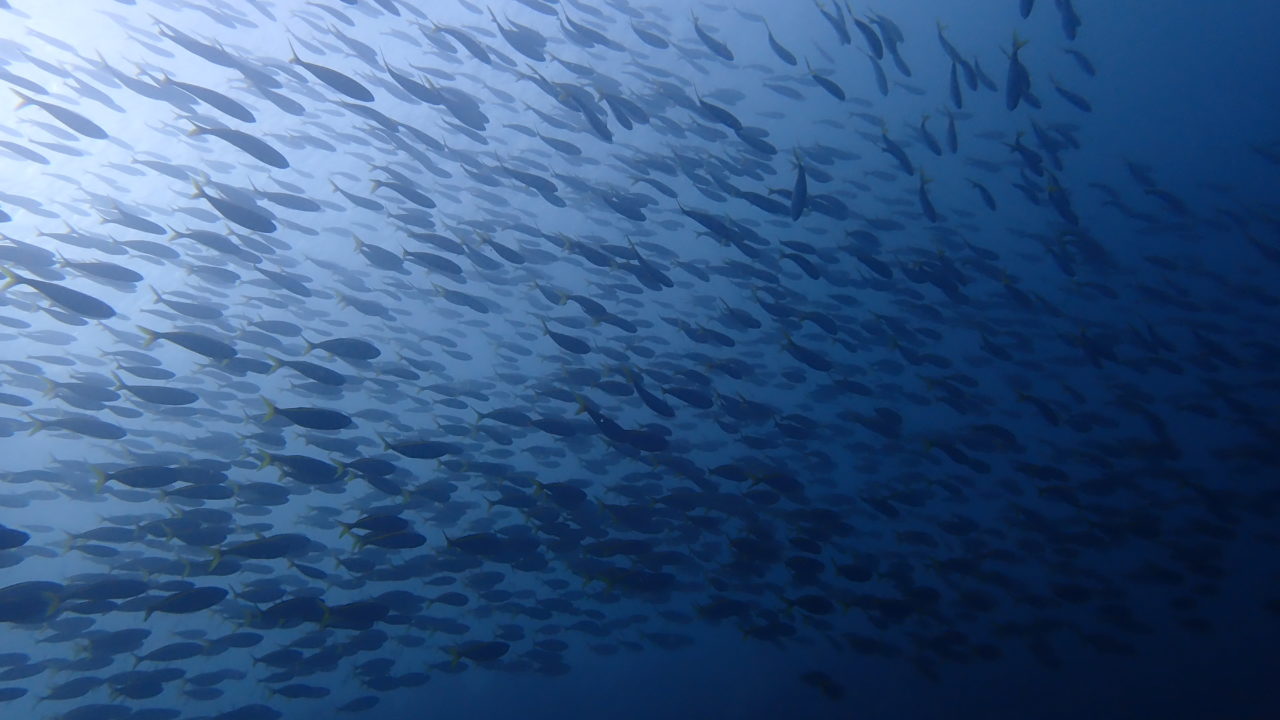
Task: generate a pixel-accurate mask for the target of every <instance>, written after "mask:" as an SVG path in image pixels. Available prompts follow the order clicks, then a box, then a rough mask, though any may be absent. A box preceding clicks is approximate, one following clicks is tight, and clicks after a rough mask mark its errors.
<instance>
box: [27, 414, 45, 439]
mask: <svg viewBox="0 0 1280 720" xmlns="http://www.w3.org/2000/svg"><path fill="white" fill-rule="evenodd" d="M23 415H26V416H27V419H28V420H30V421H31V432H29V433H27V435H35V434H36V433H38V432H40V431H41V430H43V429H44V421H43V420H41V419H40V418H37V417H33V416H32V415H31V414H30V413H23Z"/></svg>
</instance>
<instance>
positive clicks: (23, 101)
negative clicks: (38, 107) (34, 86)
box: [9, 88, 35, 110]
mask: <svg viewBox="0 0 1280 720" xmlns="http://www.w3.org/2000/svg"><path fill="white" fill-rule="evenodd" d="M9 89H10V90H13V94H14V95H17V96H18V104H17V105H15V106H14V108H13V109H14V110H21V109H22V108H24V107H26V106H28V105H32V104H34V103H35V99H34V98H32V97H31V96H30V95H27V94H26V93H24V92H21V91H19V90H14V89H13V88H9Z"/></svg>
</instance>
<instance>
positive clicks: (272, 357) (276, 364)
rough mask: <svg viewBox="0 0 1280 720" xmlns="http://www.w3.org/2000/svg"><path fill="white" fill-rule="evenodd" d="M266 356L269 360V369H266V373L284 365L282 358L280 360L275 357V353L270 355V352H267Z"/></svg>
mask: <svg viewBox="0 0 1280 720" xmlns="http://www.w3.org/2000/svg"><path fill="white" fill-rule="evenodd" d="M267 358H268V359H269V360H271V369H270V370H268V371H267V374H268V375H270V374H271V373H273V372H275V371H277V370H279V369H280V368H282V367H284V360H281V359H280V358H278V357H276V356H275V355H272V354H270V353H268V354H267Z"/></svg>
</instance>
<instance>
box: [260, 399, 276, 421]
mask: <svg viewBox="0 0 1280 720" xmlns="http://www.w3.org/2000/svg"><path fill="white" fill-rule="evenodd" d="M262 402H264V403H266V405H267V413H266V415H263V416H262V422H270V421H271V419H272V418H274V417H275V416H276V405H275V403H273V402H271V401H270V400H268V399H267V398H266V397H265V396H263V397H262Z"/></svg>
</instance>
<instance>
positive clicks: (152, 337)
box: [138, 325, 160, 348]
mask: <svg viewBox="0 0 1280 720" xmlns="http://www.w3.org/2000/svg"><path fill="white" fill-rule="evenodd" d="M138 330H140V331H141V332H142V334H143V335H145V336H146V339H144V340H143V341H142V347H143V348H149V347H151V345H152V343H154V342H155V341H156V339H157V338H159V337H160V334H159V333H157V332H156V331H155V330H151V329H149V328H145V327H142V326H141V325H139V326H138Z"/></svg>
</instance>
